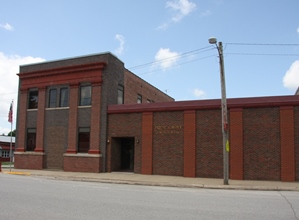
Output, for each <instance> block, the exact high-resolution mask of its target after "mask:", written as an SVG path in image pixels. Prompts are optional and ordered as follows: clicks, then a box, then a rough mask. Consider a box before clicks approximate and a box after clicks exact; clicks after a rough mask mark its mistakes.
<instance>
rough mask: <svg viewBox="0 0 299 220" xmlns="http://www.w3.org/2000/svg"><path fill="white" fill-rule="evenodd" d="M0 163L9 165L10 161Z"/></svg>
mask: <svg viewBox="0 0 299 220" xmlns="http://www.w3.org/2000/svg"><path fill="white" fill-rule="evenodd" d="M1 163H2V165H9V164H10V162H1ZM13 164H14V163H13V162H12V163H11V165H13Z"/></svg>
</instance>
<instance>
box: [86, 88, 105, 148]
mask: <svg viewBox="0 0 299 220" xmlns="http://www.w3.org/2000/svg"><path fill="white" fill-rule="evenodd" d="M101 88H102V87H101V83H94V84H93V85H92V95H91V97H92V105H91V120H90V121H91V124H90V149H89V151H88V153H89V154H100V132H101V131H100V115H101Z"/></svg>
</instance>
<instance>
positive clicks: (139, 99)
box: [137, 94, 142, 103]
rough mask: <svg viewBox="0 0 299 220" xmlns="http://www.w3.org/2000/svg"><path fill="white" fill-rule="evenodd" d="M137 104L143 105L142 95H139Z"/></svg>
mask: <svg viewBox="0 0 299 220" xmlns="http://www.w3.org/2000/svg"><path fill="white" fill-rule="evenodd" d="M137 103H142V95H140V94H138V95H137Z"/></svg>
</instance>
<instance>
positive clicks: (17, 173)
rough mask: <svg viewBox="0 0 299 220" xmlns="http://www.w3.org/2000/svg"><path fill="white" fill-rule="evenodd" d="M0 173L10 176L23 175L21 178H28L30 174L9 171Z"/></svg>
mask: <svg viewBox="0 0 299 220" xmlns="http://www.w3.org/2000/svg"><path fill="white" fill-rule="evenodd" d="M2 173H5V174H12V175H23V176H30V175H31V173H28V172H14V171H12V172H9V171H2Z"/></svg>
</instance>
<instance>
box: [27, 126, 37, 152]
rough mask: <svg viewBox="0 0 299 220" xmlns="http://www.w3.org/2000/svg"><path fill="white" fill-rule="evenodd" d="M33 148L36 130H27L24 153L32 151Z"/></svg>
mask: <svg viewBox="0 0 299 220" xmlns="http://www.w3.org/2000/svg"><path fill="white" fill-rule="evenodd" d="M35 146H36V129H35V128H29V129H27V145H26V151H34V149H35Z"/></svg>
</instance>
